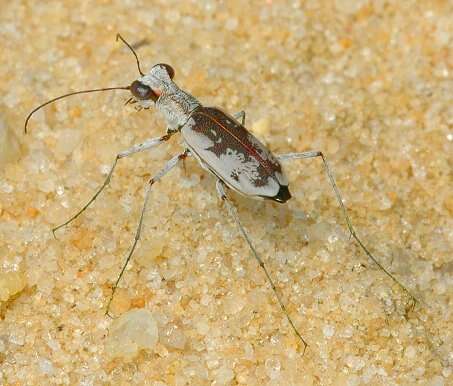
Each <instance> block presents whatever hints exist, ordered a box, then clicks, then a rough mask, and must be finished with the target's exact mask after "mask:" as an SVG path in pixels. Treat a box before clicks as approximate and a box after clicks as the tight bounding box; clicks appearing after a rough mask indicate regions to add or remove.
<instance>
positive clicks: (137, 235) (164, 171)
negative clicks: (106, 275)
mask: <svg viewBox="0 0 453 386" xmlns="http://www.w3.org/2000/svg"><path fill="white" fill-rule="evenodd" d="M189 154H190V152H189V150H185V151H184V152H183V153H181V154H178V155H176V156H174V157H173V158H172V159H170V160H169V161H168V162H167V163H166V164H165V166H164V167H163V168H162V169H161V170H160V171H159V172H158V173H157V174H156V175H155V176H154V177H152V178H151V179H150V180H149V182H148V185H146V191H145V199H144V201H143V207H142V212H141V214H140V219H139V221H138V226H137V230H136V231H135V237H134V241H133V243H132V247H131V249H130V250H129V253H128V254H127V257H126V261H125V262H124V264H123V267H122V268H121V271H120V274H119V275H118V278H117V279H116V282H115V284H114V286H113V288H112V294H111V295H110V299H109V302H108V303H107V308H106V311H105V314H106V315H109V316H110V314H109V310H110V304H111V303H112V300H113V296H114V295H115V292H116V289H117V288H118V283H119V282H120V280H121V278H122V277H123V274H124V271H125V270H126V267H127V265H128V264H129V261H130V259H131V257H132V255H133V253H134V251H135V247H136V246H137V243H138V240H140V235H141V233H142V228H143V218H144V216H145V212H146V206H147V205H148V199H149V195H150V193H151V187H152V186H153V185H154V183H156V182H157V181H159V180H160V179H161V178H162V177H163V176H165V175H166V174H167V173H168V172H169V171H170V170H172V169H173V168H174V167H175V166H176V165H177V164H178V163H179V161H183V160H184V159H186V158H187V157H188V156H189Z"/></svg>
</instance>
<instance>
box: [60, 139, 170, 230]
mask: <svg viewBox="0 0 453 386" xmlns="http://www.w3.org/2000/svg"><path fill="white" fill-rule="evenodd" d="M172 134H173V132H171V131H167V134H165V135H162V136H161V137H157V138H150V139H147V140H146V141H144V142H142V143H140V144H138V145H135V146H132V147H131V148H129V149H127V150H124V151H122V152H120V153H118V154H117V155H116V157H115V161H113V165H112V167H111V168H110V171H109V173H108V174H107V177H106V178H105V181H104V183H103V184H102V185H101V186H100V188H99V189H98V190H97V191H96V193H95V194H94V195H93V196H92V197H91V198H90V199H89V200H88V202H87V203H86V204H85V205H84V206H83V207H82V209H80V210H79V211H78V212H77V213H76V214H74V215H73V216H72V217H71V218H70V219H69V220H67V221H65V222H64V223H62V224H60V225H58V226H56V227H55V228H53V229H52V232H53V234H54V236H55V232H56V231H57V230H58V229H60V228H62V227H64V226H66V225H68V224H69V223H71V222H72V221H73V220H75V219H76V218H77V217H79V216H80V215H81V214H82V213H83V212H84V211H85V210H86V209H87V208H88V207H89V206H90V205H91V204H92V203H93V201H94V200H96V198H97V197H98V196H99V194H101V192H102V191H103V190H104V188H106V187H107V185H108V184H109V183H110V179H111V178H112V174H113V171H114V170H115V167H116V164H117V163H118V160H120V159H121V158H125V157H129V156H131V155H132V154H135V153H139V152H142V151H145V150H149V149H151V148H153V147H155V146H157V145H160V144H161V143H164V142H166V141H168V140H169V139H170V137H171V136H172Z"/></svg>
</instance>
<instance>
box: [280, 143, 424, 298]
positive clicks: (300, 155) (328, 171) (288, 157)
mask: <svg viewBox="0 0 453 386" xmlns="http://www.w3.org/2000/svg"><path fill="white" fill-rule="evenodd" d="M315 157H321V159H322V162H323V164H324V169H325V171H326V174H327V176H328V177H329V181H330V184H331V185H332V188H333V191H334V193H335V196H336V199H337V201H338V204H339V205H340V208H341V211H342V212H343V216H344V218H345V220H346V224H347V226H348V229H349V232H350V233H351V236H352V237H353V238H354V239H355V241H357V243H358V244H359V245H360V247H361V248H362V250H363V251H364V252H365V254H366V255H367V256H368V257H369V258H370V259H371V260H372V261H373V262H374V263H375V264H376V265H377V266H378V267H379V268H380V269H381V270H382V271H383V272H384V273H385V274H386V275H387V276H388V277H390V278H391V279H392V280H393V281H394V282H395V283H396V284H398V286H399V287H400V288H401V289H402V290H403V291H404V292H406V293H407V294H408V295H409V296H410V298H411V299H412V302H413V306H415V304H416V303H417V302H418V300H417V298H416V297H415V296H414V295H412V293H411V292H410V291H409V290H408V289H407V288H406V287H405V286H404V285H403V284H401V282H399V281H398V279H397V278H396V277H395V276H393V275H392V274H391V273H390V272H389V271H388V270H387V269H386V268H384V266H383V265H382V264H381V263H380V262H379V260H377V259H376V258H375V257H374V256H373V255H372V254H371V252H370V251H369V250H368V248H367V247H366V246H365V245H364V244H363V242H362V240H360V238H359V237H358V236H357V234H356V232H355V229H354V227H353V226H352V223H351V220H350V219H349V215H348V212H347V211H346V207H345V206H344V204H343V199H342V197H341V193H340V190H339V189H338V186H337V184H336V182H335V179H334V177H333V174H332V170H331V169H330V166H329V164H328V163H327V159H326V157H325V156H324V154H323V153H322V152H321V151H305V152H302V153H288V154H281V155H279V156H277V158H278V159H279V160H280V161H286V160H295V159H304V158H315Z"/></svg>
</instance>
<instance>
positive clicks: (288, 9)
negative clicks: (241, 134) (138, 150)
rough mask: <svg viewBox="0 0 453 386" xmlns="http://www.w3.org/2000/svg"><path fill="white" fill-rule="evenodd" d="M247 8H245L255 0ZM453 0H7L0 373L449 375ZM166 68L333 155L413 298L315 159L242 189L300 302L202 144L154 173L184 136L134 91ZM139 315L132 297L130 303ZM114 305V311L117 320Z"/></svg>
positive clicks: (441, 378) (31, 381)
mask: <svg viewBox="0 0 453 386" xmlns="http://www.w3.org/2000/svg"><path fill="white" fill-rule="evenodd" d="M246 3H247V4H248V5H247V4H246ZM452 18H453V3H452V2H451V1H441V0H437V1H432V0H431V1H400V2H397V1H393V2H385V1H380V0H379V1H373V2H371V1H364V0H336V1H314V0H310V1H301V2H300V3H299V2H297V1H294V2H278V1H270V0H269V1H252V2H242V1H228V2H224V3H222V4H221V3H220V2H215V1H213V2H210V1H201V2H179V1H156V2H153V1H142V2H122V1H108V0H107V1H102V2H90V1H82V2H73V1H65V2H42V4H41V3H38V2H27V1H14V2H6V1H3V2H2V4H1V12H0V37H1V39H0V50H1V52H2V60H1V63H0V87H1V94H2V98H1V102H0V137H1V138H0V252H1V253H0V259H1V268H0V269H1V272H0V300H1V308H0V311H1V314H0V315H1V321H0V383H1V384H4V385H44V384H49V385H59V384H65V385H84V386H88V385H130V384H134V385H153V386H164V385H235V384H242V385H351V386H352V385H362V384H368V385H435V386H442V385H448V384H452V383H453V374H452V371H453V367H452V366H453V353H452V350H453V343H452V341H453V318H452V309H453V304H452V303H453V294H452V288H453V287H452V284H453V283H452V273H453V261H452V238H453V235H452V216H451V215H452V211H453V199H452V194H451V188H452V178H451V161H452V157H451V155H452V154H453V151H452V141H453V132H452V126H453V108H452V106H453V104H452V101H453V82H452V74H453V48H452V45H453V31H452V29H453V28H452V24H451V20H452ZM117 32H120V33H122V34H123V36H124V37H125V38H127V39H128V40H129V41H130V42H131V43H133V44H134V45H135V46H136V47H137V52H138V54H139V56H140V59H141V63H142V67H143V68H144V69H146V70H148V69H149V68H150V67H151V66H152V65H153V64H155V63H159V62H166V63H170V64H172V66H173V67H174V68H175V70H176V78H175V80H176V81H177V83H178V84H179V85H180V86H181V87H182V88H184V89H185V90H188V91H189V92H191V93H192V94H193V95H194V96H196V97H197V98H199V99H200V101H202V102H203V103H204V104H206V105H216V106H222V107H223V108H224V109H226V110H227V111H229V112H236V111H239V110H245V111H246V112H247V119H246V126H247V127H248V128H249V129H250V130H251V131H253V132H254V133H255V134H256V135H257V136H258V137H259V138H260V139H261V140H263V141H264V142H265V143H267V145H268V146H269V147H270V148H271V149H272V150H273V151H274V152H276V153H285V152H293V151H304V150H310V149H313V150H322V151H324V152H325V154H326V156H327V158H328V159H329V161H330V164H331V166H332V168H333V170H334V173H335V176H336V178H337V181H338V185H339V188H340V190H341V191H342V194H343V196H344V197H343V198H344V202H345V204H346V206H347V207H348V210H349V213H350V216H351V219H352V222H353V223H354V225H355V226H356V229H357V231H358V233H359V235H360V236H361V237H362V239H363V241H364V242H365V244H366V245H367V246H368V247H369V248H370V250H371V251H372V252H373V253H374V254H375V255H376V256H377V257H378V258H379V259H380V261H381V262H382V264H383V265H384V266H385V267H387V268H388V269H389V270H390V271H391V272H392V273H394V274H395V276H396V277H397V278H398V280H400V281H401V282H402V283H404V285H406V286H407V287H408V288H409V289H410V290H411V291H412V292H413V293H414V294H415V295H416V297H417V298H418V300H419V303H418V304H417V305H416V307H415V308H414V309H411V308H410V299H409V298H408V296H407V295H406V294H405V293H404V292H403V291H402V290H401V289H400V288H399V287H398V286H396V285H395V284H394V283H393V282H392V281H391V280H390V279H389V278H388V277H387V276H385V274H383V272H382V271H380V270H378V269H377V268H376V267H375V265H373V263H372V262H371V261H370V260H369V259H368V258H367V257H366V256H365V255H364V253H363V252H362V251H361V250H360V249H359V248H358V246H357V245H356V244H355V243H354V241H353V240H350V239H349V237H348V233H347V230H346V228H345V223H344V219H343V217H342V214H341V212H340V211H339V209H338V205H337V202H336V201H335V198H334V196H333V194H332V189H331V187H330V185H329V184H328V181H327V179H326V176H325V174H324V172H323V169H322V163H321V162H320V161H319V160H303V161H297V162H289V163H286V164H285V170H286V172H287V174H288V178H289V180H290V189H291V192H292V194H293V197H294V198H293V199H292V200H290V201H289V202H288V203H287V204H286V205H279V204H277V203H271V202H263V201H254V200H249V199H247V198H245V197H239V196H238V195H235V194H232V198H233V200H234V202H235V204H236V206H237V207H238V212H239V215H240V217H241V219H242V221H243V223H244V226H245V227H246V228H247V229H248V230H249V232H250V235H251V238H252V239H253V241H254V243H255V244H256V246H257V249H258V251H259V253H260V254H261V255H262V256H263V258H264V260H265V262H266V264H267V265H268V267H269V270H270V271H271V274H272V276H273V277H274V278H275V281H276V282H277V288H278V290H279V291H280V293H281V294H282V296H283V298H284V301H285V303H286V304H287V307H288V310H289V313H290V314H291V316H292V318H293V319H294V321H295V324H296V325H297V327H298V328H299V330H300V331H301V334H302V335H303V337H304V339H305V340H306V341H307V342H308V344H309V347H308V349H307V351H306V353H305V355H302V353H303V346H302V345H301V344H300V341H298V339H297V337H296V336H295V334H294V333H293V331H292V330H291V328H290V326H289V325H288V323H287V321H286V319H285V316H284V315H283V313H282V312H281V310H280V308H279V306H278V304H277V302H276V299H275V296H274V294H273V293H272V291H271V290H270V288H269V285H268V283H267V282H266V280H265V276H264V275H263V272H262V271H261V270H260V269H259V267H258V265H257V264H256V261H255V260H254V259H253V257H252V256H251V254H250V251H249V250H248V249H247V246H246V244H245V243H244V241H243V239H241V237H240V235H239V233H238V231H237V229H236V228H235V226H234V223H233V222H232V221H231V219H230V218H229V217H228V214H227V212H226V210H225V208H224V207H223V206H222V205H221V204H220V203H219V200H218V198H217V195H216V192H215V186H214V183H215V180H214V178H213V177H212V176H210V175H208V174H207V173H206V172H205V171H204V170H202V169H201V168H200V167H199V165H198V164H197V162H196V160H194V159H188V160H187V161H186V162H185V165H184V167H181V168H177V169H175V170H173V171H172V172H171V173H170V174H169V175H168V176H167V177H166V178H165V179H164V180H163V181H162V182H160V183H159V184H156V185H155V186H154V191H153V195H152V201H151V202H150V204H149V210H148V211H147V213H146V216H145V229H144V232H143V238H142V240H141V241H140V242H139V245H138V249H137V252H136V255H135V256H134V258H133V260H132V262H131V264H130V265H129V267H128V270H127V272H126V274H125V276H124V278H123V280H122V281H121V283H120V288H119V290H118V292H117V295H116V296H115V298H114V300H113V303H112V312H113V313H114V314H115V315H116V317H115V318H114V319H111V318H109V317H107V316H105V314H104V312H105V307H106V304H107V302H108V300H109V297H110V294H111V287H112V284H113V282H114V281H115V279H116V277H117V275H118V273H119V270H120V268H121V265H122V264H123V261H124V258H125V255H126V253H127V251H128V249H129V247H130V245H131V243H132V240H133V234H134V232H135V228H136V225H137V221H138V217H139V213H140V208H141V205H142V201H143V191H144V186H145V184H146V181H147V180H148V179H149V178H150V177H151V176H152V175H154V174H155V173H156V172H157V171H158V170H159V169H160V168H161V167H162V165H163V164H164V163H165V161H166V160H168V159H169V158H170V157H171V156H173V155H175V154H177V153H178V152H180V151H181V149H182V147H181V139H180V137H175V138H172V140H171V141H170V143H168V144H165V145H162V146H161V147H159V148H157V149H156V150H154V151H152V152H148V153H144V154H138V155H135V156H134V157H131V158H130V159H125V160H121V162H120V164H119V166H118V169H117V171H116V172H115V174H114V177H113V179H112V183H111V186H110V187H109V188H108V189H107V190H106V191H105V192H104V193H103V194H102V195H101V196H99V198H98V200H97V201H96V202H95V203H94V205H92V207H90V208H89V210H87V211H86V212H85V213H84V214H83V215H82V216H81V217H80V218H78V219H77V220H76V221H75V222H74V223H72V224H71V225H70V226H68V227H66V228H64V229H61V230H60V231H59V232H57V238H56V239H55V238H54V237H53V235H52V232H51V229H52V227H54V226H56V225H58V224H60V223H62V222H64V221H66V220H67V219H68V218H69V217H70V216H71V215H72V214H74V213H75V212H76V211H77V210H78V209H79V208H80V207H81V206H83V205H84V204H85V203H86V202H87V200H88V199H89V198H90V197H91V195H92V194H93V193H94V192H95V190H96V189H97V187H98V186H99V185H100V184H101V183H102V181H103V180H104V178H105V176H106V173H107V171H108V168H109V167H110V165H111V163H112V161H113V159H114V157H115V154H116V153H117V152H118V151H121V150H124V149H127V148H128V147H130V146H131V145H133V144H136V143H139V142H141V141H143V140H144V139H146V138H150V137H155V136H159V135H161V134H163V133H164V132H165V122H164V121H163V119H162V117H161V116H160V115H159V114H158V113H156V112H155V111H153V110H142V111H140V112H137V111H135V109H134V108H133V106H124V102H125V101H126V100H127V99H128V97H129V96H128V93H127V92H125V91H117V92H106V93H102V94H91V95H84V96H80V97H72V98H68V99H66V100H63V101H60V102H58V103H56V104H53V105H51V106H48V107H46V108H44V109H43V110H41V111H40V112H39V113H37V114H36V115H35V116H34V117H33V118H32V120H31V122H30V126H29V129H30V132H29V134H27V135H24V133H23V123H24V119H25V117H26V115H27V114H28V112H30V110H31V109H32V108H34V107H36V106H37V105H38V104H40V103H42V102H44V101H46V100H48V99H49V98H52V97H55V96H58V95H61V94H63V93H65V92H68V91H73V90H80V89H86V88H93V87H105V86H125V85H128V84H130V83H131V82H132V81H133V80H134V79H136V78H137V76H138V73H137V68H136V66H135V62H134V58H133V56H132V55H131V53H130V52H129V51H128V50H127V49H126V48H125V47H124V46H123V45H121V44H120V43H117V42H115V35H116V33H117ZM137 310H140V311H137ZM120 315H121V317H118V316H120Z"/></svg>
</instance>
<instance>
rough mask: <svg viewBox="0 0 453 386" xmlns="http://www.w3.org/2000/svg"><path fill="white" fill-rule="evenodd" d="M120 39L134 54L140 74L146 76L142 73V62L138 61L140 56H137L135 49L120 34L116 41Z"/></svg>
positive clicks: (117, 35)
mask: <svg viewBox="0 0 453 386" xmlns="http://www.w3.org/2000/svg"><path fill="white" fill-rule="evenodd" d="M118 39H120V40H121V41H122V42H123V43H124V44H125V45H126V46H127V47H128V48H129V49H130V50H131V52H132V53H133V54H134V56H135V60H136V61H137V68H138V72H139V73H140V75H141V76H144V75H145V74H144V73H143V72H142V70H141V68H140V60H138V56H137V53H136V52H135V50H134V48H133V47H132V46H131V45H130V44H129V43H128V42H127V41H126V40H125V39H124V38H123V37H122V36H121V35H120V34H116V41H118Z"/></svg>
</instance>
